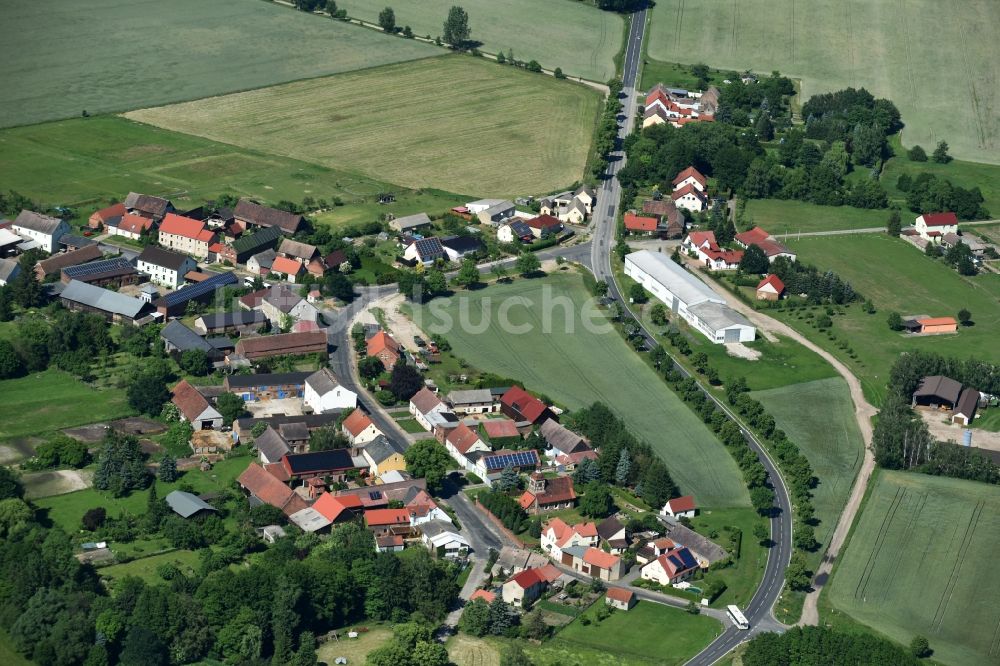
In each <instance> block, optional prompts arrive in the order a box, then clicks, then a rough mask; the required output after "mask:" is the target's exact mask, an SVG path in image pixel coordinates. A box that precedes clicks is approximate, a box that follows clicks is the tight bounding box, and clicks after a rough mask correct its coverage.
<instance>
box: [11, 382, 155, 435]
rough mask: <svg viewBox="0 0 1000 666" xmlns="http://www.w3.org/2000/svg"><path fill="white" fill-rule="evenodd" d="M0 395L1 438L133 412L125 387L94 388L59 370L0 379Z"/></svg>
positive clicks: (51, 429)
mask: <svg viewBox="0 0 1000 666" xmlns="http://www.w3.org/2000/svg"><path fill="white" fill-rule="evenodd" d="M0 395H3V396H4V399H3V400H2V401H0V441H3V440H6V439H10V438H13V437H26V436H36V435H41V434H43V433H47V432H53V431H55V430H60V429H62V428H69V427H72V426H78V425H83V424H85V423H94V422H95V421H103V420H105V419H115V418H119V417H122V416H129V415H131V414H134V413H135V412H134V410H133V409H132V408H131V407H129V406H128V403H127V402H126V400H125V392H124V391H119V390H113V389H106V390H101V391H97V390H95V389H92V388H90V387H89V386H87V385H86V384H84V383H83V382H81V381H80V380H78V379H76V378H75V377H73V376H72V375H70V374H68V373H66V372H63V371H61V370H46V371H45V372H38V373H34V374H31V375H27V376H26V377H21V378H19V379H7V380H4V381H0Z"/></svg>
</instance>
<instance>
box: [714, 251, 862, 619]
mask: <svg viewBox="0 0 1000 666" xmlns="http://www.w3.org/2000/svg"><path fill="white" fill-rule="evenodd" d="M803 235H804V234H803ZM697 275H700V276H701V278H702V279H703V280H704V281H705V282H707V283H708V284H709V285H711V286H712V287H713V288H714V289H715V291H716V292H718V293H719V294H722V295H723V296H725V298H726V302H727V303H728V304H729V306H730V307H731V308H733V309H734V310H736V311H738V312H741V313H742V314H744V315H745V316H746V317H747V318H748V319H749V320H750V321H751V322H753V323H754V324H755V325H756V326H757V327H758V328H761V329H763V330H765V331H769V332H771V333H778V334H780V335H784V336H785V337H788V338H791V339H793V340H795V341H796V342H798V343H799V344H801V345H802V346H804V347H806V348H807V349H810V350H812V351H814V352H816V353H817V354H819V355H820V356H821V357H823V360H825V361H826V362H827V363H829V364H830V365H832V366H833V368H834V369H835V370H836V371H837V372H838V373H839V374H840V376H841V377H843V378H844V381H846V382H847V386H848V388H849V389H850V391H851V401H852V402H853V403H854V419H855V420H856V421H857V423H858V429H859V430H860V431H861V437H862V439H863V441H864V442H865V457H864V461H863V462H862V463H861V469H860V470H859V471H858V476H857V478H856V479H855V480H854V486H853V487H852V488H851V495H850V497H849V498H848V500H847V504H846V506H845V507H844V511H843V513H841V514H840V520H839V521H838V522H837V527H836V529H834V531H833V536H832V537H831V538H830V545H829V546H827V549H826V552H825V553H824V555H823V560H822V561H821V562H820V566H819V567H818V570H817V571H816V573H815V576H814V578H813V591H812V592H810V593H809V594H807V595H806V600H805V605H804V606H803V608H802V617H801V619H800V620H799V622H798V624H799V625H815V624H817V623H818V622H819V612H818V610H817V607H816V604H817V601H818V599H819V594H820V592H821V591H822V589H823V586H824V585H825V584H826V581H827V579H828V578H829V577H830V571H831V570H832V568H833V562H834V560H836V559H837V555H839V554H840V549H841V548H842V547H843V545H844V541H845V540H846V539H847V533H848V532H849V531H850V529H851V524H852V523H853V522H854V517H855V516H856V515H857V513H858V509H859V508H860V506H861V499H862V498H863V497H864V494H865V490H866V489H867V488H868V480H869V479H870V478H871V474H872V470H873V469H874V468H875V456H874V454H872V450H871V446H870V445H871V441H872V418H873V417H874V416H875V413H876V411H877V410H876V409H875V407H874V406H873V405H872V404H871V403H869V402H868V400H867V399H865V395H864V391H862V390H861V382H859V381H858V378H857V377H856V376H855V375H854V373H852V372H851V371H850V370H849V369H848V367H847V366H846V365H844V364H843V363H841V362H840V361H839V360H838V359H837V357H835V356H834V355H833V354H831V353H830V352H828V351H826V350H825V349H823V348H821V347H819V346H818V345H816V344H814V343H812V342H811V341H810V340H809V339H808V338H806V337H805V336H803V335H802V334H801V333H799V332H798V331H796V330H795V329H793V328H792V327H791V326H788V325H787V324H785V323H783V322H780V321H777V320H776V319H772V318H771V317H768V316H767V315H765V314H763V313H761V312H758V311H757V310H754V309H753V308H752V307H750V306H748V305H747V304H746V303H744V302H743V301H741V300H739V299H738V298H736V297H735V296H733V295H732V293H731V292H730V291H729V290H727V289H725V288H724V287H722V286H721V285H719V284H718V283H717V282H716V281H715V280H714V279H713V278H711V277H710V276H708V275H706V274H705V273H704V272H703V271H698V273H697Z"/></svg>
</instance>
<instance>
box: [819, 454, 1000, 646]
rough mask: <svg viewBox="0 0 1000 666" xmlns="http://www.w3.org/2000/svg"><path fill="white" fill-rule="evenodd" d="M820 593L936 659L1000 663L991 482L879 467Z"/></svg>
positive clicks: (999, 522) (999, 580)
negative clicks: (927, 648) (922, 642)
mask: <svg viewBox="0 0 1000 666" xmlns="http://www.w3.org/2000/svg"><path fill="white" fill-rule="evenodd" d="M870 495H871V496H870V498H869V501H868V503H867V505H866V507H865V509H864V511H863V512H862V513H861V516H860V518H859V519H858V523H857V525H856V527H855V530H854V534H853V536H852V537H851V540H850V543H849V544H848V546H847V550H846V552H845V553H844V554H843V555H842V559H841V561H840V564H839V566H838V568H837V570H836V571H835V573H834V577H833V582H832V585H831V586H830V590H829V595H830V600H831V601H832V603H833V605H834V607H835V608H837V609H838V610H841V611H843V612H845V613H847V614H849V615H851V616H852V617H854V618H855V619H857V620H860V621H861V622H863V623H865V624H867V625H870V626H871V627H873V628H875V629H877V630H878V631H881V632H882V633H884V634H886V635H888V636H889V637H891V638H893V639H894V640H896V641H898V642H900V643H902V644H904V645H905V644H908V643H909V642H910V639H911V638H912V637H913V636H914V635H915V634H921V635H923V636H926V637H927V639H928V640H929V641H930V644H931V647H932V648H933V649H934V659H935V660H937V661H940V662H942V663H945V664H955V665H959V664H961V665H964V664H995V663H997V662H998V661H1000V605H997V603H996V600H997V598H998V596H1000V574H998V573H997V571H996V567H995V566H994V565H993V563H994V559H995V553H996V552H997V549H998V548H1000V488H997V487H995V486H989V485H985V484H981V483H975V482H972V481H960V480H955V479H946V478H939V477H931V476H925V475H922V474H911V473H905V472H891V471H885V470H883V471H882V472H881V473H880V474H879V475H878V478H877V480H876V482H875V485H874V487H873V488H872V489H871V490H870Z"/></svg>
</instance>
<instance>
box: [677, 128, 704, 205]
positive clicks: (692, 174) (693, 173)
mask: <svg viewBox="0 0 1000 666" xmlns="http://www.w3.org/2000/svg"><path fill="white" fill-rule="evenodd" d="M685 115H687V114H685ZM688 178H694V179H695V180H696V181H698V182H699V183H701V186H702V187H705V182H706V181H705V177H704V176H703V175H701V172H700V171H698V170H697V169H695V168H694V167H693V166H689V167H688V168H686V169H684V170H683V171H681V172H680V173H679V174H677V177H676V178H674V180H673V184H674V185H676V184H677V183H680V182H683V181H684V180H686V179H688Z"/></svg>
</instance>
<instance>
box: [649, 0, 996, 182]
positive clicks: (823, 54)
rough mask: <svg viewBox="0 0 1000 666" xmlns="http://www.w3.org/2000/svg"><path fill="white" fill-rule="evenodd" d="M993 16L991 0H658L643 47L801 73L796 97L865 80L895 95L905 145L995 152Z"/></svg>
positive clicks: (657, 55)
mask: <svg viewBox="0 0 1000 666" xmlns="http://www.w3.org/2000/svg"><path fill="white" fill-rule="evenodd" d="M998 26H1000V5H998V4H997V3H996V2H994V1H993V0H966V2H963V3H961V4H960V5H956V4H955V3H940V2H934V0H913V1H912V2H909V3H907V4H906V5H905V6H902V5H899V4H898V3H897V2H895V1H891V0H848V1H847V2H824V3H802V2H795V0H737V1H735V2H728V1H727V2H723V1H722V0H708V1H706V2H688V1H687V0H660V1H658V2H657V3H656V6H655V7H654V9H653V18H652V23H651V28H650V32H649V36H648V39H649V46H648V49H647V50H648V53H649V56H650V57H651V58H653V59H656V60H662V61H666V62H678V61H679V62H688V63H692V62H699V61H702V62H705V63H707V64H708V65H711V66H713V67H721V68H727V69H735V70H739V71H742V70H744V69H748V68H749V69H752V70H754V71H757V72H761V73H764V74H767V73H770V72H771V71H772V70H780V71H781V73H782V74H785V75H787V76H791V77H795V78H800V79H802V98H803V100H805V99H808V98H809V97H810V96H811V95H813V94H816V93H820V92H827V91H830V90H837V89H840V88H845V87H847V86H853V87H855V88H858V87H862V86H864V87H865V88H867V89H868V90H870V91H872V93H874V94H875V95H877V96H881V97H887V98H889V99H891V100H892V101H893V102H895V104H896V106H898V107H899V110H900V112H901V113H902V115H903V122H904V123H906V129H905V130H904V131H903V139H904V141H905V143H906V145H908V146H911V145H913V144H921V145H923V146H924V147H925V148H927V147H933V146H934V144H935V143H937V141H938V140H939V139H945V140H947V141H948V143H949V144H950V145H951V148H952V153H953V154H954V155H955V156H956V157H960V158H963V159H968V160H975V161H980V162H989V163H993V164H996V163H1000V150H998V148H1000V114H997V113H996V108H997V104H998V102H1000V86H997V80H998V78H1000V70H998V65H997V63H998V62H1000V38H998V37H1000V35H998V32H997V29H998ZM927 35H933V36H934V39H930V40H927V39H924V40H921V39H920V37H921V36H927ZM918 44H919V45H918ZM957 100H960V101H957Z"/></svg>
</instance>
